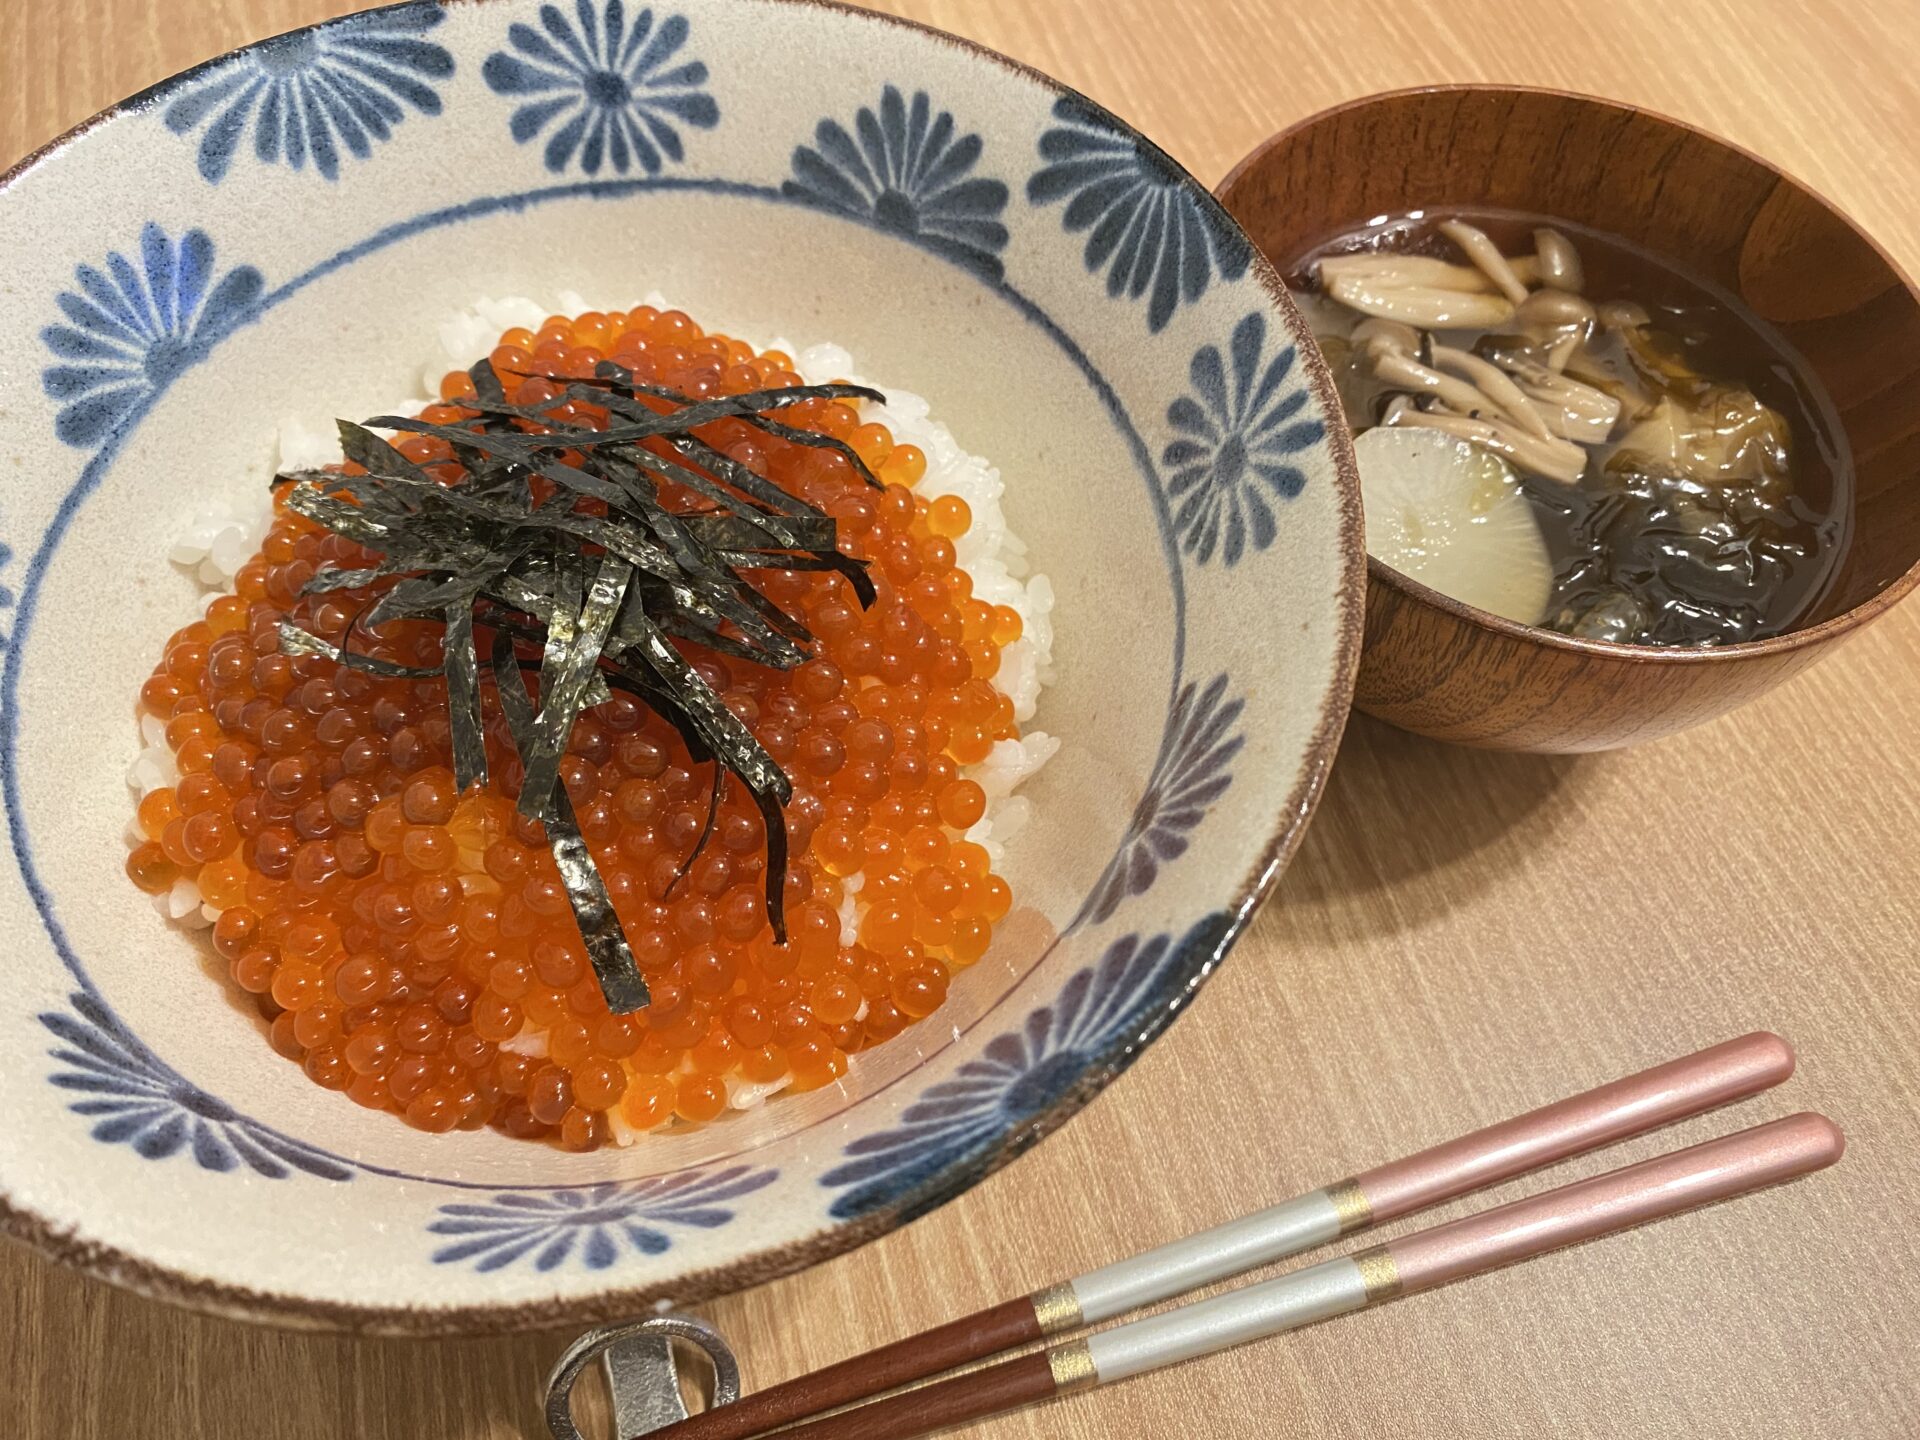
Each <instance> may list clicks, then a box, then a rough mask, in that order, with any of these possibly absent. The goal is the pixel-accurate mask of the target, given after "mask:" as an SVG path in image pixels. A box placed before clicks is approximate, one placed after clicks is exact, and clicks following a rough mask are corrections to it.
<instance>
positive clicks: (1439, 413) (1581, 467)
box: [1391, 410, 1587, 485]
mask: <svg viewBox="0 0 1920 1440" xmlns="http://www.w3.org/2000/svg"><path fill="white" fill-rule="evenodd" d="M1391 423H1398V424H1402V425H1424V426H1426V427H1428V428H1429V429H1433V430H1444V431H1445V432H1446V433H1447V434H1449V435H1453V436H1457V437H1458V438H1459V439H1462V440H1470V441H1472V442H1473V443H1474V444H1476V445H1480V446H1484V447H1485V448H1486V449H1488V450H1491V451H1493V452H1494V453H1495V454H1496V455H1504V456H1505V457H1506V458H1507V459H1509V460H1511V461H1512V462H1513V463H1514V464H1515V465H1517V466H1519V467H1520V468H1521V469H1522V470H1526V471H1529V472H1531V473H1532V474H1535V475H1540V476H1543V477H1545V478H1546V479H1548V480H1555V481H1558V482H1559V483H1560V484H1562V485H1577V484H1579V483H1580V476H1581V475H1582V474H1583V473H1584V472H1585V470H1586V468H1587V452H1586V451H1584V450H1582V449H1581V448H1580V447H1579V446H1578V445H1574V444H1571V443H1569V442H1568V441H1565V440H1542V439H1540V438H1539V437H1537V436H1534V435H1528V434H1525V433H1523V432H1521V431H1519V430H1516V429H1514V428H1513V427H1512V426H1511V425H1504V424H1502V423H1500V422H1499V421H1498V420H1476V419H1473V418H1472V417H1471V416H1467V415H1453V414H1449V413H1447V412H1446V411H1443V410H1428V411H1425V412H1407V417H1406V418H1402V419H1399V420H1398V421H1397V422H1391Z"/></svg>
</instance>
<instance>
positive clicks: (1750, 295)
mask: <svg viewBox="0 0 1920 1440" xmlns="http://www.w3.org/2000/svg"><path fill="white" fill-rule="evenodd" d="M1835 143H1844V141H1843V138H1842V137H1835ZM1218 194H1219V196H1220V199H1221V200H1222V201H1223V202H1224V203H1225V205H1226V207H1227V208H1228V209H1229V210H1230V211H1232V212H1233V214H1234V215H1235V217H1236V218H1238V219H1239V221H1240V223H1241V224H1242V225H1244V226H1245V227H1246V230H1247V233H1248V234H1249V235H1250V236H1251V237H1252V238H1253V241H1254V243H1255V244H1256V245H1258V246H1259V247H1260V248H1261V249H1262V250H1263V251H1265V252H1266V254H1267V256H1268V257H1269V258H1270V259H1272V260H1273V261H1274V263H1275V264H1276V265H1277V266H1278V267H1279V268H1280V269H1281V270H1282V271H1283V272H1284V271H1285V270H1286V269H1287V268H1288V267H1289V265H1290V264H1291V263H1292V262H1293V261H1294V260H1295V259H1296V258H1297V257H1299V256H1300V255H1303V254H1305V253H1306V252H1307V251H1309V250H1310V249H1312V248H1313V247H1314V246H1315V245H1318V244H1320V243H1322V242H1324V241H1326V240H1328V239H1330V238H1332V237H1333V236H1334V235H1336V234H1338V233H1340V232H1342V231H1344V230H1348V229H1350V228H1352V227H1353V226H1354V225H1356V224H1358V223H1360V222H1362V221H1365V220H1366V219H1368V218H1369V217H1371V216H1374V215H1380V214H1388V213H1398V212H1404V211H1407V210H1410V209H1420V208H1436V207H1446V206H1496V207H1501V208H1505V209H1512V210H1524V211H1533V212H1536V213H1541V214H1547V215H1555V216H1560V217H1563V218H1565V219H1567V220H1571V221H1575V222H1578V223H1581V224H1585V225H1590V226H1593V227H1594V228H1596V229H1601V230H1610V231H1612V232H1614V233H1615V234H1619V235H1623V236H1625V237H1627V238H1628V239H1630V240H1633V241H1636V242H1638V243H1639V244H1641V245H1643V246H1645V247H1647V248H1648V249H1651V250H1654V251H1656V252H1659V253H1661V254H1665V255H1668V256H1672V257H1674V258H1675V259H1676V260H1677V261H1679V262H1680V263H1681V264H1682V265H1683V266H1684V267H1685V268H1686V269H1688V270H1690V271H1692V272H1693V273H1694V274H1696V275H1698V276H1700V277H1701V278H1703V279H1705V280H1707V281H1709V282H1711V283H1713V284H1715V285H1718V286H1720V287H1721V288H1722V289H1725V290H1727V291H1730V292H1732V293H1734V294H1736V295H1738V296H1739V297H1740V298H1741V299H1742V300H1743V301H1744V302H1745V303H1746V304H1747V305H1748V306H1749V307H1750V308H1752V309H1753V310H1754V311H1755V312H1756V313H1757V314H1759V315H1760V316H1761V317H1762V318H1763V319H1765V320H1767V321H1768V322H1769V323H1771V324H1772V325H1773V326H1774V327H1775V328H1776V329H1777V330H1778V331H1779V332H1780V333H1781V335H1783V336H1784V337H1785V338H1786V340H1787V342H1788V343H1789V344H1791V345H1792V346H1793V347H1794V348H1795V349H1797V350H1798V351H1799V352H1800V354H1801V355H1802V356H1804V357H1805V359H1806V361H1807V363H1808V365H1809V367H1810V368H1811V369H1812V371H1813V373H1814V374H1815V375H1817V376H1818V377H1819V379H1820V381H1821V383H1822V384H1823V385H1824V387H1825V388H1826V390H1827V392H1828V395H1829V396H1830V397H1831V399H1832V401H1833V404H1834V408H1835V411H1836V413H1837V414H1838V416H1839V418H1840V422H1841V425H1842V427H1843V429H1844V430H1845V432H1846V438H1847V442H1848V446H1849V448H1850V449H1851V451H1852V462H1853V469H1852V488H1853V498H1854V512H1853V524H1852V530H1851V536H1850V539H1849V541H1848V544H1847V550H1846V553H1845V555H1844V556H1843V557H1842V561H1841V565H1840V568H1839V571H1838V573H1837V574H1836V576H1835V577H1834V580H1833V582H1832V584H1831V585H1830V586H1829V588H1828V590H1827V592H1826V594H1825V595H1824V596H1823V597H1822V599H1821V600H1820V601H1819V603H1818V604H1816V605H1815V606H1814V607H1813V609H1812V610H1811V611H1810V612H1809V613H1808V614H1807V615H1806V616H1804V617H1802V619H1801V621H1800V622H1799V624H1798V625H1797V627H1796V628H1795V629H1793V630H1791V631H1789V632H1787V633H1786V634H1783V635H1778V636H1775V637H1773V638H1771V639H1767V640H1760V641H1754V642H1752V643H1749V644H1744V645H1728V646H1723V647H1719V648H1715V649H1702V650H1680V649H1672V648H1650V647H1640V646H1625V645H1606V644H1601V643H1597V642H1590V641H1582V640H1575V639H1571V638H1569V637H1567V636H1564V635H1560V634H1556V633H1554V632H1552V631H1548V630H1542V629H1539V628H1536V627H1533V626H1527V625H1516V624H1513V623H1511V622H1509V621H1505V620H1501V619H1499V618H1497V617H1495V616H1492V615H1488V614H1486V613H1485V612H1483V611H1480V610H1476V609H1474V608H1473V607H1472V606H1468V605H1463V604H1460V603H1459V602H1457V601H1454V600H1451V599H1448V598H1447V597H1445V596H1442V595H1439V594H1437V593H1436V592H1435V591H1433V590H1430V589H1428V588H1427V587H1425V586H1423V585H1420V584H1417V583H1415V582H1414V581H1411V580H1409V579H1407V578H1406V577H1405V576H1403V575H1401V574H1399V573H1398V572H1396V571H1394V570H1392V569H1390V568H1388V567H1387V566H1385V565H1382V564H1379V563H1378V562H1374V563H1372V564H1370V565H1369V567H1368V585H1367V621H1366V637H1365V648H1364V651H1363V654H1362V656H1361V662H1360V678H1359V683H1358V686H1357V689H1356V692H1355V699H1354V703H1355V704H1356V705H1358V706H1359V707H1360V709H1362V710H1364V711H1366V712H1367V713H1368V714H1370V715H1377V716H1379V717H1380V718H1381V719H1383V720H1387V721H1389V722H1391V723H1393V724H1395V725H1399V726H1401V727H1403V728H1405V729H1408V730H1413V731H1416V732H1418V733H1420V734H1423V735H1430V736H1433V737H1434V738H1436V739H1441V740H1449V741H1453V742H1455V743H1458V744H1463V745H1477V746H1484V747H1487V748H1491V749H1502V750H1532V751H1578V750H1605V749H1612V748H1616V747H1619V746H1623V745H1632V744H1637V743H1639V742H1641V741H1644V740H1652V739H1656V738H1658V737H1659V736H1662V735H1668V734H1672V733H1673V732H1674V731H1676V730H1681V729H1684V728H1686V727H1687V726H1689V725H1695V724H1698V723H1699V722H1700V721H1702V720H1708V719H1711V718H1712V717H1714V716H1716V715H1720V714H1723V713H1725V712H1726V711H1728V710H1731V709H1733V708H1734V707H1735V706H1736V705H1740V704H1743V703H1745V702H1746V701H1748V700H1751V699H1752V698H1754V697H1755V696H1756V695H1759V694H1761V693H1762V692H1764V691H1766V690H1768V689H1770V688H1772V687H1773V686H1775V685H1777V684H1779V683H1780V682H1781V681H1782V680H1784V679H1786V678H1787V677H1788V676H1790V675H1792V674H1794V673H1796V672H1797V671H1799V670H1802V669H1804V668H1805V667H1806V666H1807V665H1809V664H1811V663H1812V662H1813V661H1814V660H1816V659H1818V658H1820V657H1821V656H1823V655H1825V654H1826V653H1827V652H1828V651H1829V650H1830V649H1831V648H1832V647H1833V646H1834V645H1835V644H1836V643H1837V642H1838V641H1839V640H1840V639H1842V638H1843V637H1844V636H1846V635H1849V634H1851V633H1852V632H1853V631H1855V630H1858V629H1859V628H1860V627H1861V626H1863V625H1865V624H1867V623H1868V622H1869V621H1871V620H1873V619H1875V618H1876V617H1877V616H1879V615H1881V614H1882V613H1884V612H1885V611H1886V610H1887V609H1889V608H1890V607H1891V606H1892V605H1894V604H1895V603H1896V602H1897V601H1898V600H1899V599H1900V598H1901V597H1902V596H1904V595H1905V594H1906V593H1907V592H1908V591H1910V590H1911V589H1913V588H1914V586H1915V584H1916V583H1920V298H1917V297H1916V295H1915V292H1914V289H1913V285H1912V283H1911V282H1910V281H1909V280H1908V279H1907V278H1906V277H1905V276H1904V275H1903V274H1902V273H1901V272H1900V270H1899V269H1898V268H1897V267H1896V266H1895V265H1894V264H1893V262H1892V261H1891V260H1889V259H1888V258H1887V256H1886V255H1885V254H1884V253H1883V252H1882V251H1881V250H1880V248H1879V247H1878V246H1877V245H1875V244H1874V242H1873V241H1872V240H1870V239H1869V238H1868V237H1867V236H1865V235H1864V234H1862V233H1861V232H1860V231H1859V230H1858V229H1857V228H1855V227H1854V225H1853V224H1852V223H1851V222H1850V221H1848V220H1847V219H1846V218H1845V217H1844V216H1843V215H1841V214H1840V213H1839V212H1838V211H1837V210H1835V209H1834V207H1833V206H1832V205H1830V204H1828V203H1827V202H1826V201H1825V200H1822V199H1821V198H1820V197H1819V196H1818V195H1815V194H1814V193H1813V192H1812V191H1810V190H1808V189H1807V188H1806V187H1805V186H1803V185H1800V184H1799V183H1797V182H1796V181H1794V180H1791V179H1789V178H1788V177H1786V176H1784V175H1782V174H1781V173H1780V172H1779V171H1778V170H1776V169H1775V168H1774V167H1773V166H1771V165H1769V164H1767V162H1766V161H1764V160H1761V159H1759V158H1758V157H1757V156H1754V155H1750V154H1748V153H1747V152H1745V151H1743V150H1740V149H1738V148H1737V147H1735V146H1732V145H1729V144H1727V143H1726V142H1725V141H1722V140H1717V139H1715V138H1714V137H1712V136H1711V135H1708V134H1705V133H1704V132H1702V131H1699V130H1696V129H1694V128H1693V127H1691V126H1689V125H1684V124H1681V123H1680V122H1679V121H1676V120H1669V119H1666V118H1665V117H1663V116H1659V115H1655V114H1651V113H1649V112H1648V111H1645V110H1639V109H1635V108H1634V107H1632V106H1628V105H1622V104H1618V103H1615V102H1612V101H1607V100H1598V99H1593V98H1589V97H1586V96H1580V95H1571V94H1567V93H1564V92H1560V91H1550V90H1529V89H1521V88H1515V87H1507V86H1447V87H1440V88H1434V89H1423V90H1407V91H1397V92H1393V93H1390V94H1384V95H1376V96H1372V97H1370V98H1368V99H1365V100H1358V101H1354V102H1352V103H1350V104H1346V105H1342V106H1339V107H1336V108H1335V109H1332V110H1326V111H1322V112H1321V113H1320V114H1318V115H1315V116H1312V117H1311V118H1309V119H1307V120H1303V121H1302V122H1300V123H1299V124H1298V125H1295V126H1293V127H1292V128H1290V129H1288V130H1284V131H1282V132H1281V133H1280V134H1278V135H1276V136H1274V137H1273V138H1272V139H1270V140H1267V141H1265V142H1264V143H1262V144H1261V145H1260V146H1259V147H1257V148H1256V149H1255V150H1254V151H1253V153H1252V154H1250V155H1248V156H1247V158H1246V159H1245V160H1243V161H1241V162H1240V164H1239V165H1238V166H1236V167H1235V168H1234V170H1233V171H1232V173H1231V174H1229V175H1228V176H1227V178H1226V179H1225V180H1223V181H1222V182H1221V184H1220V186H1219V190H1218Z"/></svg>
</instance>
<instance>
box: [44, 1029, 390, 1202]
mask: <svg viewBox="0 0 1920 1440" xmlns="http://www.w3.org/2000/svg"><path fill="white" fill-rule="evenodd" d="M69 1003H70V1004H71V1005H72V1007H73V1011H72V1013H68V1012H66V1011H59V1010H48V1011H42V1012H41V1014H40V1015H39V1017H38V1018H39V1021H40V1023H41V1024H42V1025H44V1026H46V1027H47V1029H48V1030H50V1031H52V1032H53V1035H54V1037H55V1038H56V1039H57V1040H59V1041H60V1042H61V1043H60V1044H59V1045H58V1046H56V1047H55V1048H54V1049H53V1050H51V1051H50V1052H48V1053H49V1054H51V1055H52V1057H53V1058H54V1059H55V1060H56V1061H58V1062H59V1064H60V1068H59V1069H57V1070H55V1071H54V1072H53V1073H52V1075H50V1076H49V1077H48V1078H49V1080H50V1081H51V1082H52V1084H53V1085H54V1086H56V1087H57V1088H59V1089H61V1090H65V1091H68V1092H70V1093H73V1094H76V1095H78V1096H80V1097H81V1098H80V1099H77V1100H74V1101H72V1102H70V1103H69V1104H68V1106H67V1108H68V1109H69V1110H71V1111H73V1113H74V1114H76V1115H85V1116H88V1117H89V1118H91V1119H92V1120H93V1121H94V1122H95V1123H94V1126H93V1138H94V1139H96V1140H98V1141H101V1142H102V1143H103V1144H108V1145H127V1146H130V1147H131V1148H132V1149H133V1152H134V1153H135V1154H137V1155H140V1156H142V1157H144V1158H145V1159H148V1160H165V1159H168V1158H169V1157H171V1156H174V1155H179V1154H181V1153H183V1152H184V1153H186V1154H189V1155H191V1156H192V1157H193V1160H194V1163H195V1164H197V1165H199V1166H200V1168H201V1169H203V1170H215V1171H237V1170H239V1169H241V1167H243V1166H244V1167H245V1168H246V1169H247V1170H250V1171H252V1172H253V1173H254V1174H256V1175H262V1176H265V1177H266V1178H267V1179H270V1180H284V1179H286V1178H287V1177H288V1176H289V1175H291V1174H292V1173H293V1172H294V1171H296V1170H298V1171H301V1172H303V1173H305V1174H307V1175H311V1176H314V1177H315V1178H317V1179H321V1180H348V1179H351V1178H352V1176H353V1172H352V1171H351V1170H349V1169H348V1168H347V1167H346V1166H344V1165H341V1164H340V1163H338V1162H337V1161H335V1160H333V1159H331V1158H329V1157H328V1156H326V1155H325V1154H323V1153H321V1152H319V1151H317V1150H314V1149H312V1148H311V1147H309V1146H306V1145H303V1144H301V1143H300V1142H299V1141H297V1140H290V1139H288V1138H287V1137H286V1136H284V1135H280V1134H277V1133H275V1132H274V1131H272V1130H269V1129H267V1128H266V1127H265V1126H263V1125H260V1124H258V1123H256V1122H255V1121H253V1120H250V1119H248V1118H247V1117H246V1116H244V1115H241V1114H239V1113H238V1112H236V1111H235V1110H234V1109H233V1107H232V1106H230V1105H228V1104H227V1103H226V1102H225V1101H224V1100H221V1099H218V1098H217V1097H215V1096H212V1095H209V1094H208V1093H207V1092H206V1091H204V1090H202V1089H200V1087H199V1086H197V1085H193V1084H191V1083H189V1082H188V1081H187V1080H185V1079H183V1078H182V1077H181V1076H180V1075H179V1074H178V1073H176V1072H175V1071H174V1070H172V1069H170V1068H169V1067H168V1066H166V1065H164V1064H162V1063H161V1062H160V1061H159V1060H158V1059H156V1058H155V1056H154V1055H153V1053H152V1052H151V1051H149V1050H148V1049H147V1048H146V1046H144V1045H142V1044H141V1043H140V1041H139V1040H138V1039H136V1038H135V1037H134V1035H133V1034H132V1032H131V1031H129V1030H128V1029H127V1028H126V1026H125V1025H123V1024H121V1023H120V1020H119V1018H118V1017H117V1016H115V1015H114V1013H113V1012H112V1011H111V1010H109V1009H107V1007H106V1006H105V1005H103V1004H101V1003H100V1001H99V1000H97V999H95V998H94V997H93V996H91V995H88V994H87V993H85V992H84V991H76V992H75V993H74V994H73V995H72V996H70V997H69Z"/></svg>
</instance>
